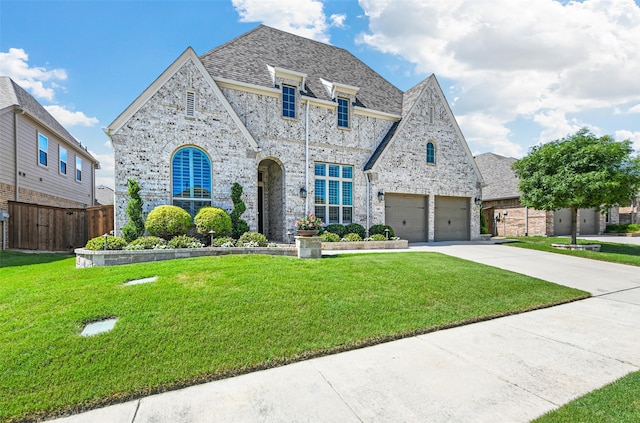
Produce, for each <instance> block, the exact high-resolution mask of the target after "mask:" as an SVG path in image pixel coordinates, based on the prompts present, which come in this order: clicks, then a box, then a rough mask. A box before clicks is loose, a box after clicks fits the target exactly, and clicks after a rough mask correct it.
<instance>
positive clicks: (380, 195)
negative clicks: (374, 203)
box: [378, 191, 384, 201]
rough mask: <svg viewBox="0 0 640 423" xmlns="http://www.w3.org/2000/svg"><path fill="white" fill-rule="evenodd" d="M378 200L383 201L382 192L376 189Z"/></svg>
mask: <svg viewBox="0 0 640 423" xmlns="http://www.w3.org/2000/svg"><path fill="white" fill-rule="evenodd" d="M378 201H384V192H382V191H378Z"/></svg>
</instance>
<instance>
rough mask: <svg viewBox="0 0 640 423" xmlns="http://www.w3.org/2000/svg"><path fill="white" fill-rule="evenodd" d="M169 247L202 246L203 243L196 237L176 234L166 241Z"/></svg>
mask: <svg viewBox="0 0 640 423" xmlns="http://www.w3.org/2000/svg"><path fill="white" fill-rule="evenodd" d="M167 245H168V246H169V248H202V247H204V244H203V243H201V242H200V241H198V240H197V239H195V238H193V237H190V236H187V235H178V236H174V237H173V238H171V240H169V242H168V243H167Z"/></svg>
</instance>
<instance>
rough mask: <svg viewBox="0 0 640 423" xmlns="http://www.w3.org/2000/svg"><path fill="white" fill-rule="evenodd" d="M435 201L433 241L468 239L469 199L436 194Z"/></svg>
mask: <svg viewBox="0 0 640 423" xmlns="http://www.w3.org/2000/svg"><path fill="white" fill-rule="evenodd" d="M435 203H436V209H435V227H434V229H435V241H468V240H469V239H470V235H469V199H468V198H466V197H438V196H436V198H435Z"/></svg>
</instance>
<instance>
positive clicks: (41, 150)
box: [38, 132, 49, 167]
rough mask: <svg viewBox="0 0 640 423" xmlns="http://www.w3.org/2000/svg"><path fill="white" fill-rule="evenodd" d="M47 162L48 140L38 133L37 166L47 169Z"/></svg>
mask: <svg viewBox="0 0 640 423" xmlns="http://www.w3.org/2000/svg"><path fill="white" fill-rule="evenodd" d="M48 161H49V138H47V137H45V136H44V135H42V134H41V133H40V132H38V164H39V165H40V166H44V167H47V163H48Z"/></svg>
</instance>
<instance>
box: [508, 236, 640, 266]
mask: <svg viewBox="0 0 640 423" xmlns="http://www.w3.org/2000/svg"><path fill="white" fill-rule="evenodd" d="M509 238H510V239H516V240H518V242H513V243H505V244H504V245H509V246H512V247H520V248H529V249H531V250H539V251H548V252H551V253H557V254H566V255H570V256H576V257H584V258H589V259H594V260H602V261H610V262H613V263H622V264H630V265H633V266H640V245H630V244H616V243H613V242H599V241H586V240H582V239H579V240H578V244H600V245H601V247H600V251H599V252H597V251H573V250H561V249H558V248H553V247H552V246H551V244H570V243H571V239H570V238H556V237H541V236H529V237H509Z"/></svg>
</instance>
